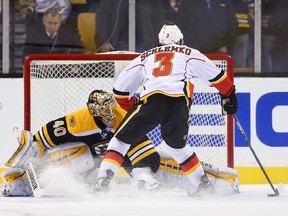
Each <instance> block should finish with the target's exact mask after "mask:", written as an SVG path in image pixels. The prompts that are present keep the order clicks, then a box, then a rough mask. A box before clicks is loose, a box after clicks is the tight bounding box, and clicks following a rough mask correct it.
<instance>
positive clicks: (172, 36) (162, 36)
mask: <svg viewBox="0 0 288 216" xmlns="http://www.w3.org/2000/svg"><path fill="white" fill-rule="evenodd" d="M158 38H159V44H160V45H168V44H179V45H183V43H184V40H183V34H182V32H181V30H180V29H179V27H178V26H177V25H164V26H163V27H162V29H161V30H160V32H159V34H158Z"/></svg>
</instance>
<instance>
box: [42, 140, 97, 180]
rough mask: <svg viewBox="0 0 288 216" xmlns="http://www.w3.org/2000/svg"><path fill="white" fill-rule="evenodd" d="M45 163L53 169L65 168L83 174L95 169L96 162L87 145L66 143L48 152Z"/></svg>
mask: <svg viewBox="0 0 288 216" xmlns="http://www.w3.org/2000/svg"><path fill="white" fill-rule="evenodd" d="M42 163H43V162H42ZM45 163H47V164H48V165H49V166H52V167H65V168H68V169H69V171H71V172H72V173H74V174H81V173H84V172H86V171H88V170H91V169H92V168H93V167H94V160H93V157H92V154H91V151H90V150H89V147H88V146H87V145H86V144H85V143H80V142H77V143H65V144H62V145H59V146H57V147H54V148H52V149H49V150H47V154H46V156H45Z"/></svg>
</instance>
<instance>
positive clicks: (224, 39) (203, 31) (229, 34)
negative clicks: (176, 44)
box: [168, 0, 238, 53]
mask: <svg viewBox="0 0 288 216" xmlns="http://www.w3.org/2000/svg"><path fill="white" fill-rule="evenodd" d="M168 1H169V0H168ZM175 23H176V24H177V25H178V26H179V28H180V29H181V30H182V32H183V34H184V38H185V44H187V46H190V47H194V48H195V49H198V50H199V51H200V52H202V53H229V52H230V49H231V46H232V44H233V43H234V41H235V38H236V35H237V24H238V23H237V19H236V16H235V11H234V8H233V6H232V4H231V1H230V0H182V1H181V3H180V5H179V9H178V12H177V16H176V20H175Z"/></svg>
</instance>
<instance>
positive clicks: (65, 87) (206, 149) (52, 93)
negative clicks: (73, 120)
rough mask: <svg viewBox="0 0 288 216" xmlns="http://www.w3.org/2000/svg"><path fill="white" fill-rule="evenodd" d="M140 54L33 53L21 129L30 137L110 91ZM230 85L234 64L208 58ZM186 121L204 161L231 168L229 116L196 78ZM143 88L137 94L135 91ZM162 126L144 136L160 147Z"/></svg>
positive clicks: (27, 61) (217, 56) (214, 93)
mask: <svg viewBox="0 0 288 216" xmlns="http://www.w3.org/2000/svg"><path fill="white" fill-rule="evenodd" d="M138 55H139V54H131V53H105V54H33V55H30V56H28V57H26V58H25V60H24V129H25V130H29V131H31V132H32V133H33V134H34V133H35V132H36V131H37V130H39V129H40V128H41V127H42V126H43V125H44V124H46V123H47V122H49V121H51V120H53V119H57V118H59V117H62V116H65V115H67V114H69V113H71V112H73V111H76V110H77V109H80V108H83V107H85V106H86V102H87V99H88V96H89V94H90V92H91V91H93V90H95V89H103V90H105V91H108V92H112V85H113V81H114V79H115V78H116V77H117V75H118V74H119V73H120V71H121V70H122V69H123V68H124V67H125V66H126V65H127V64H128V63H129V62H130V61H131V60H132V59H134V58H135V57H137V56H138ZM207 57H208V58H209V59H211V60H212V61H214V62H215V64H216V65H217V66H218V67H220V68H222V69H224V70H225V71H226V72H227V74H228V76H230V78H231V79H232V81H233V80H234V64H233V59H232V58H231V57H230V56H229V55H226V54H207ZM193 83H194V85H195V89H194V92H195V93H194V96H193V99H192V106H191V115H190V118H189V136H188V140H187V143H188V145H190V146H192V149H193V150H194V151H195V152H196V153H197V155H198V157H199V158H200V160H202V161H206V162H209V163H211V164H214V165H218V166H228V167H234V124H233V117H232V116H230V115H228V116H227V115H226V116H223V115H222V113H221V105H220V103H221V100H220V97H219V94H218V91H217V90H216V89H215V88H212V87H209V86H207V85H205V84H203V83H201V81H200V80H199V79H198V78H195V79H194V80H193ZM140 91H141V89H139V92H140ZM159 128H160V126H158V127H156V128H155V129H154V130H153V131H151V132H150V133H149V134H148V136H149V138H150V139H151V141H152V142H153V144H154V145H155V146H158V145H159V144H160V143H161V142H162V137H161V133H160V130H159Z"/></svg>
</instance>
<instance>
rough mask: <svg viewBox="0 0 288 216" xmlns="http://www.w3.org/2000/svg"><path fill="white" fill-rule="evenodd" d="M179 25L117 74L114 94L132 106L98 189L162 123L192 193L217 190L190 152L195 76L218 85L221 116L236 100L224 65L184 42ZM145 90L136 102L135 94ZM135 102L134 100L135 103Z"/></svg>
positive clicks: (102, 168) (112, 146) (98, 189)
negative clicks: (191, 112) (188, 139)
mask: <svg viewBox="0 0 288 216" xmlns="http://www.w3.org/2000/svg"><path fill="white" fill-rule="evenodd" d="M183 42H184V41H183V34H182V33H181V31H180V29H179V28H178V27H177V26H176V25H164V26H163V27H162V29H161V31H160V33H159V44H160V46H158V47H155V48H152V49H150V50H147V51H145V52H143V53H141V54H140V55H139V57H137V58H135V59H134V60H133V61H132V62H131V63H130V64H129V65H128V66H126V67H125V68H124V70H123V71H122V72H121V73H120V74H119V76H118V77H117V79H116V81H115V83H114V86H113V92H114V96H115V98H116V100H117V102H118V104H120V106H121V107H122V108H124V109H126V110H129V111H128V113H127V115H126V116H125V118H124V119H123V121H122V122H121V124H120V127H119V128H118V130H117V131H116V133H115V135H114V137H113V138H112V139H111V141H110V142H109V145H108V150H107V152H106V154H105V156H104V159H103V160H102V163H101V166H100V170H99V173H98V177H97V182H96V184H95V188H94V190H95V192H107V191H108V190H109V184H110V181H111V179H112V178H113V177H114V175H115V173H117V171H118V170H119V168H120V167H121V165H122V163H123V160H124V155H125V154H126V152H127V151H128V149H129V148H130V147H131V146H134V145H137V143H138V142H139V140H141V139H142V138H143V137H144V136H145V135H146V134H147V133H148V132H149V131H151V130H152V129H153V128H155V127H156V126H157V125H158V124H160V125H161V135H162V138H163V140H164V141H165V142H166V144H167V145H168V146H169V154H170V155H171V156H172V157H173V159H175V160H176V161H177V162H178V164H179V165H180V167H181V169H182V170H183V172H184V173H185V174H186V176H187V178H188V179H189V180H190V182H191V183H192V185H193V186H194V188H191V190H189V191H188V195H190V196H201V195H205V194H210V193H213V192H214V187H213V186H212V185H211V183H210V182H209V180H208V178H207V175H206V174H205V173H204V170H203V167H202V165H201V163H200V161H199V159H198V157H197V155H196V154H195V152H191V151H187V146H186V140H187V135H188V123H187V122H188V118H189V109H190V106H191V99H192V97H193V88H194V86H193V82H192V78H193V77H194V76H196V77H198V78H200V79H201V80H202V81H203V82H205V83H206V84H207V85H211V86H213V87H215V88H216V89H217V90H218V91H219V93H220V96H221V105H222V112H223V114H234V113H235V112H236V111H237V107H238V103H237V97H236V94H235V86H234V85H233V83H232V82H231V80H230V79H229V77H228V76H227V74H226V73H225V72H224V70H221V69H220V68H218V67H216V65H215V64H214V63H213V62H212V61H211V60H209V59H208V58H207V57H206V56H205V55H203V54H202V53H200V52H199V51H198V50H195V49H193V48H190V47H187V46H185V45H183ZM140 87H143V89H144V90H143V91H142V92H141V95H140V100H139V101H137V102H136V98H135V96H134V94H135V92H136V91H138V89H139V88H140ZM135 102H136V103H135Z"/></svg>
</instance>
